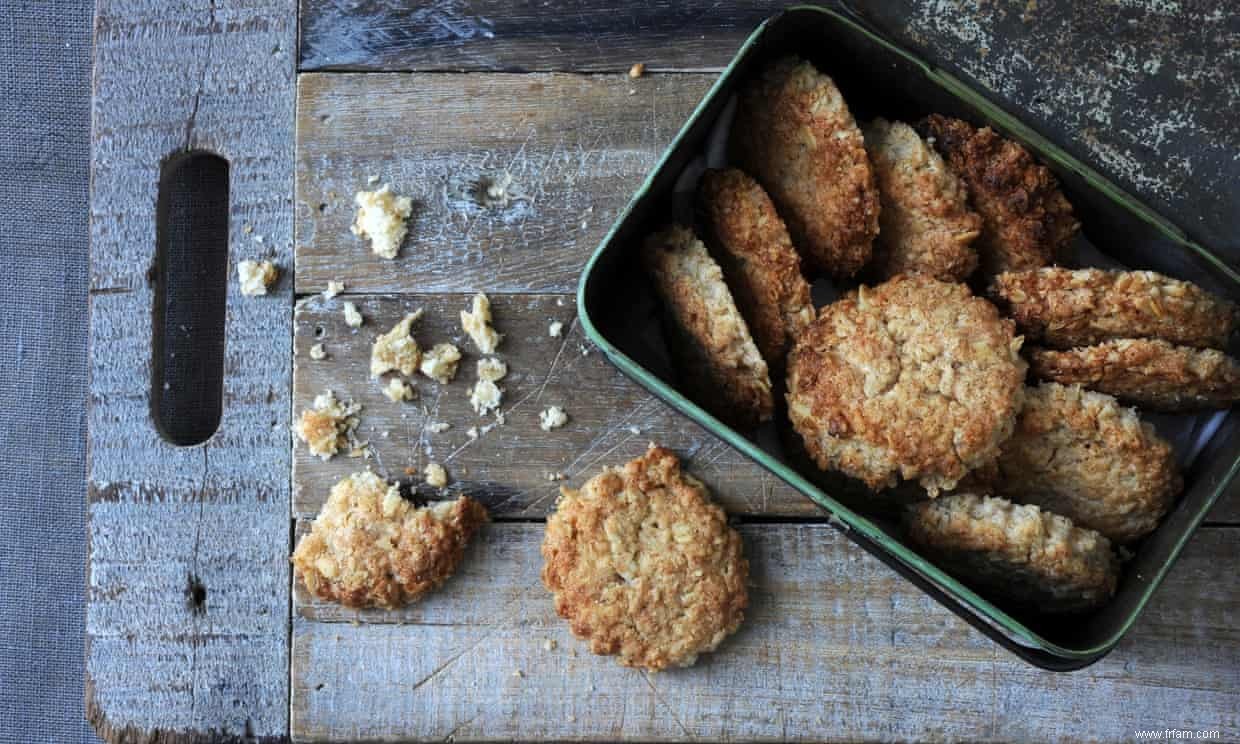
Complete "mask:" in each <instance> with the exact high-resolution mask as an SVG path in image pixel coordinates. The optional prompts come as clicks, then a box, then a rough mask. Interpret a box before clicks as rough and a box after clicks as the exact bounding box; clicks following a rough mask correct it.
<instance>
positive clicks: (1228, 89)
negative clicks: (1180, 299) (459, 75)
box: [301, 0, 1240, 266]
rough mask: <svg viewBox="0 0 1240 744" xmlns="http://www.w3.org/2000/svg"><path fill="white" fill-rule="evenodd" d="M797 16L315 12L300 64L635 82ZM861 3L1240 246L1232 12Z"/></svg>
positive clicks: (1139, 187)
mask: <svg viewBox="0 0 1240 744" xmlns="http://www.w3.org/2000/svg"><path fill="white" fill-rule="evenodd" d="M824 4H826V5H829V6H832V7H837V8H838V7H840V6H841V5H842V4H841V3H832V2H828V3H824ZM786 5H787V3H780V2H767V1H766V0H741V1H738V2H728V3H714V2H712V3H706V2H701V1H700V0H691V1H689V2H668V1H667V0H656V1H655V2H647V3H641V4H634V3H628V4H620V5H619V6H616V5H614V4H608V3H603V2H598V1H597V0H589V1H588V2H581V3H574V4H573V6H572V8H573V12H554V13H550V12H547V8H546V6H544V5H543V3H541V2H534V1H533V0H519V1H518V2H504V1H503V0H483V1H481V2H479V1H475V2H469V3H466V2H461V1H460V0H433V1H432V2H426V3H420V4H419V6H418V7H417V8H414V9H410V8H407V7H406V6H405V5H404V4H401V3H392V2H388V1H387V0H361V1H360V2H355V1H352V0H351V1H350V2H344V1H343V0H301V14H302V34H301V67H302V69H304V70H327V69H356V70H369V71H398V70H400V71H406V70H412V71H444V70H451V71H464V70H471V71H489V72H496V71H535V70H537V71H546V70H561V71H565V70H567V71H586V70H588V71H596V72H613V73H624V72H626V71H627V70H628V69H629V67H630V66H631V65H632V64H633V63H635V62H644V63H646V64H647V65H648V66H649V68H650V69H652V70H656V71H670V70H676V71H703V70H710V71H715V70H719V69H722V68H723V66H725V65H726V64H727V63H728V61H730V60H731V58H732V55H733V54H735V52H736V49H737V47H738V46H739V45H740V43H741V41H743V40H744V39H745V38H746V36H747V35H748V33H749V32H750V31H752V30H753V29H754V28H755V27H757V25H758V23H759V22H760V21H761V20H762V19H764V18H766V17H768V16H770V15H772V14H774V13H776V12H778V11H779V10H780V9H782V8H783V7H786ZM848 5H850V6H853V7H855V8H856V10H857V13H858V14H859V15H860V16H861V17H862V18H864V20H865V21H866V22H868V23H870V24H871V25H873V26H874V27H876V28H877V29H878V30H880V31H881V32H883V33H885V34H887V35H889V36H890V37H892V38H893V39H894V40H896V41H897V42H899V43H901V44H904V45H906V46H908V47H909V48H910V49H912V50H914V51H915V52H917V53H919V54H921V55H922V56H923V57H925V58H926V59H927V60H928V61H929V62H930V63H931V64H933V65H934V66H936V67H940V68H942V69H945V70H948V71H950V72H953V73H957V74H959V75H960V76H961V77H962V78H964V79H965V80H966V81H968V82H969V83H971V84H973V85H974V86H976V87H977V88H978V89H979V90H981V91H983V92H986V93H987V94H988V95H989V96H990V97H991V98H993V99H994V100H995V101H997V102H998V103H999V104H1000V105H1002V106H1003V107H1004V108H1006V109H1008V110H1009V111H1022V112H1025V113H1023V114H1022V118H1023V119H1025V120H1026V121H1027V122H1028V123H1029V124H1031V125H1032V126H1033V127H1034V128H1035V129H1038V130H1039V131H1041V132H1043V133H1044V134H1046V135H1047V136H1048V137H1050V139H1051V140H1053V141H1056V142H1059V143H1061V144H1062V145H1064V146H1065V147H1066V149H1067V150H1068V151H1069V152H1071V153H1072V154H1073V155H1075V156H1077V157H1078V158H1080V159H1081V160H1082V161H1084V162H1086V163H1090V164H1091V165H1095V166H1096V167H1097V168H1098V170H1099V171H1101V172H1102V173H1106V174H1107V175H1109V176H1111V177H1113V178H1114V179H1115V180H1116V182H1117V183H1119V184H1120V185H1122V186H1123V187H1124V188H1126V189H1128V190H1130V191H1132V192H1133V193H1135V194H1137V195H1139V196H1140V197H1142V198H1143V199H1146V200H1148V201H1149V202H1150V203H1151V204H1152V205H1153V206H1154V207H1155V208H1157V209H1158V210H1160V211H1161V212H1162V213H1163V214H1165V215H1168V216H1170V217H1171V218H1172V219H1173V221H1174V222H1176V224H1178V225H1180V226H1181V227H1183V228H1184V229H1185V230H1187V231H1188V232H1189V234H1190V235H1193V236H1194V237H1196V238H1198V239H1200V240H1202V241H1203V242H1205V243H1206V244H1208V245H1213V246H1217V247H1219V248H1222V249H1226V250H1235V249H1238V248H1240V243H1238V242H1237V238H1236V236H1237V235H1240V210H1237V209H1220V208H1218V207H1217V205H1219V204H1232V205H1234V204H1237V203H1240V161H1237V159H1236V158H1234V157H1233V154H1234V153H1235V152H1236V150H1237V149H1240V131H1237V130H1236V128H1235V127H1233V126H1231V121H1232V117H1233V111H1232V109H1233V106H1232V103H1233V101H1234V100H1235V99H1236V97H1237V95H1240V91H1238V90H1237V88H1236V86H1237V83H1236V81H1237V80H1238V79H1240V59H1238V58H1237V57H1236V55H1235V53H1234V50H1235V49H1236V48H1237V46H1240V23H1238V22H1237V20H1236V12H1235V9H1234V8H1232V7H1229V6H1227V5H1226V4H1219V3H1217V2H1210V1H1208V0H1186V1H1185V2H1175V3H1168V2H1157V1H1154V0H1143V1H1139V2H1122V3H1104V4H1098V3H1079V2H1071V1H1070V0H1040V1H1037V2H1033V1H1031V2H1004V3H985V2H963V1H962V0H868V1H867V2H857V3H848ZM1100 39H1105V40H1106V42H1105V43H1099V40H1100ZM1201 194H1210V195H1211V197H1210V198H1209V199H1202V198H1200V196H1199V195H1201ZM1233 265H1238V266H1240V259H1237V260H1233Z"/></svg>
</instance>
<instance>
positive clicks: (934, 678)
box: [292, 524, 1240, 741]
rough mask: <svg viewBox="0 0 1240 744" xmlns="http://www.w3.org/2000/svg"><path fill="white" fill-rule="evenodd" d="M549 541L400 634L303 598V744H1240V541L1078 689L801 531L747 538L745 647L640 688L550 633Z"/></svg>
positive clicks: (522, 546) (299, 665) (522, 544)
mask: <svg viewBox="0 0 1240 744" xmlns="http://www.w3.org/2000/svg"><path fill="white" fill-rule="evenodd" d="M541 534H542V528H541V525H522V524H502V525H492V526H490V527H488V528H487V530H486V531H485V533H484V535H483V536H482V540H481V544H480V545H479V546H478V547H479V549H478V550H476V551H474V552H473V553H472V554H471V557H470V559H469V560H468V561H467V562H466V564H465V565H464V566H463V567H462V570H461V573H460V575H459V576H458V577H456V578H455V579H454V580H453V581H452V582H451V583H450V584H449V585H447V586H446V587H445V588H444V590H443V591H442V592H440V593H438V594H436V595H434V596H433V597H429V598H427V600H426V601H425V602H423V603H421V604H420V605H418V606H416V607H415V608H410V609H408V610H405V611H403V612H401V613H396V615H395V617H393V614H392V613H360V614H359V613H350V612H347V611H341V610H339V609H338V608H335V607H330V606H325V605H322V604H319V603H317V602H312V601H307V600H306V598H305V597H303V596H302V595H301V594H298V596H297V598H296V601H297V606H298V611H297V614H296V616H295V618H294V622H293V678H292V685H293V708H292V728H293V732H294V735H295V736H296V737H299V738H301V739H305V740H328V739H330V740H371V741H374V740H378V741H397V740H422V741H431V740H435V741H443V740H446V739H455V740H456V741H474V740H500V739H513V740H518V741H532V740H543V739H546V740H574V739H586V740H590V739H595V740H610V741H620V740H622V741H648V740H676V741H685V740H702V741H755V740H767V741H773V740H828V741H857V740H862V739H864V740H875V739H884V740H890V739H913V740H947V741H996V740H1010V741H1065V740H1073V741H1079V740H1103V741H1107V740H1110V741H1121V740H1122V741H1127V740H1130V739H1131V738H1132V736H1133V734H1134V732H1135V731H1136V730H1138V729H1143V728H1158V729H1160V730H1161V729H1164V728H1168V727H1170V728H1179V729H1202V730H1205V729H1215V730H1221V731H1222V732H1225V733H1224V736H1227V735H1229V734H1228V733H1227V732H1234V731H1236V730H1237V727H1238V726H1240V634H1238V633H1237V630H1236V625H1235V617H1234V606H1235V598H1234V590H1232V591H1228V592H1223V593H1222V594H1220V593H1219V592H1218V589H1219V588H1220V587H1221V586H1229V585H1230V584H1231V583H1232V581H1231V573H1232V569H1231V568H1230V566H1229V564H1230V562H1231V556H1233V555H1234V554H1235V552H1236V550H1238V549H1240V531H1237V530H1232V529H1206V530H1203V531H1202V532H1201V533H1200V534H1199V535H1198V536H1197V538H1196V539H1195V540H1194V541H1193V543H1192V544H1191V545H1190V546H1189V548H1188V551H1187V552H1186V554H1185V556H1184V558H1183V559H1182V561H1181V562H1180V563H1179V565H1177V567H1176V568H1175V569H1174V571H1173V572H1172V575H1171V577H1170V578H1169V580H1168V584H1167V588H1166V590H1164V591H1163V592H1161V593H1160V595H1159V597H1158V598H1157V599H1156V600H1155V601H1154V603H1153V604H1152V605H1151V606H1150V608H1149V609H1148V610H1147V611H1146V614H1145V616H1144V618H1143V619H1142V621H1141V622H1140V623H1139V625H1138V626H1137V628H1136V629H1135V630H1134V631H1133V633H1132V634H1131V635H1130V636H1129V637H1128V639H1127V640H1125V641H1124V642H1123V643H1122V644H1121V646H1120V648H1119V649H1117V650H1116V651H1115V653H1113V654H1112V655H1111V656H1110V657H1108V658H1107V659H1104V660H1103V661H1101V662H1099V663H1098V664H1097V665H1095V666H1092V667H1089V668H1087V669H1085V670H1082V671H1080V672H1076V673H1073V674H1054V673H1050V672H1042V671H1038V670H1035V669H1033V668H1032V667H1029V666H1028V665H1026V664H1024V663H1023V662H1021V661H1018V660H1016V659H1015V658H1014V657H1012V656H1010V655H1008V654H1007V653H1006V652H1004V651H1001V650H999V649H997V647H996V646H994V645H993V644H991V643H990V642H989V641H987V640H985V639H984V638H983V637H982V636H981V635H979V634H978V633H976V632H975V631H973V630H972V629H971V628H970V627H968V626H967V625H966V624H965V623H963V622H962V621H960V620H958V619H957V618H956V617H955V616H953V615H951V614H950V613H949V612H947V611H946V610H944V609H943V608H942V607H940V606H939V605H938V604H937V603H935V602H934V601H933V600H932V599H930V598H929V597H927V596H926V595H924V594H922V593H921V592H920V591H918V590H917V589H915V588H914V587H912V586H911V585H910V584H908V583H907V582H905V581H904V580H903V579H901V578H900V577H899V576H897V575H896V574H894V573H893V572H891V571H890V570H889V569H887V568H886V567H885V566H883V565H882V564H881V563H879V562H878V561H877V560H875V559H873V558H871V557H869V556H868V555H866V554H865V553H864V552H862V551H861V550H860V549H859V548H857V547H856V546H854V545H852V544H851V543H849V542H848V541H847V540H846V539H845V538H844V537H843V536H841V535H839V534H838V533H836V532H835V531H834V530H833V529H831V528H830V527H828V526H826V525H795V524H781V525H769V524H768V525H749V526H746V527H744V528H743V529H742V534H743V535H744V539H745V548H746V552H747V555H748V556H749V558H750V561H751V565H752V579H751V589H750V592H751V595H750V597H751V606H750V610H749V612H748V613H747V618H746V623H745V625H744V626H743V627H742V629H741V631H740V632H739V633H737V635H735V636H734V637H733V638H731V639H729V640H727V641H725V642H724V644H723V646H721V647H720V649H719V651H718V652H717V653H715V654H712V655H710V656H707V657H704V658H703V659H702V660H701V661H700V662H699V663H698V664H697V665H696V666H694V667H693V668H690V669H685V670H675V671H668V672H664V673H660V674H644V673H642V672H640V671H637V670H633V669H626V668H623V667H621V666H620V665H619V664H617V663H616V662H615V660H614V659H611V658H605V657H596V656H593V655H591V654H590V653H589V652H588V650H587V649H586V648H585V647H584V646H583V644H582V643H581V642H580V641H577V640H576V639H574V638H572V636H571V635H570V634H569V633H568V631H567V628H566V627H565V624H564V623H563V622H562V621H560V620H559V619H558V618H557V617H556V616H555V612H554V610H553V608H552V603H551V600H550V597H549V595H548V594H547V592H546V590H545V589H543V588H542V586H541V585H540V584H539V582H538V578H537V569H538V567H539V566H540V565H541V557H540V556H539V554H538V545H539V542H540V540H541ZM1190 597H1192V598H1196V599H1194V600H1193V601H1191V602H1190V601H1186V600H1187V599H1188V598H1190ZM359 620H360V623H361V624H354V621H359ZM393 620H396V621H397V623H398V624H393V623H392V621H393ZM548 640H549V641H551V642H552V643H553V644H554V648H552V649H548V648H547V647H546V644H547V641H548ZM517 672H520V673H521V674H520V676H516V673H517Z"/></svg>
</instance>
